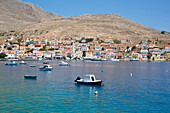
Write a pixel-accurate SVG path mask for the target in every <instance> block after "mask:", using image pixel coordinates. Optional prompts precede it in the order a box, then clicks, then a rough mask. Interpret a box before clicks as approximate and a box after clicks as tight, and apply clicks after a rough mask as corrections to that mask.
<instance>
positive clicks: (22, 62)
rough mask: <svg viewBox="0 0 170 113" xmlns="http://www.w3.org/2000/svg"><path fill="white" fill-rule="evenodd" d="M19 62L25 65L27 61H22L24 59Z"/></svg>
mask: <svg viewBox="0 0 170 113" xmlns="http://www.w3.org/2000/svg"><path fill="white" fill-rule="evenodd" d="M19 64H21V65H22V64H23V65H26V64H27V63H26V62H24V61H21V62H20V63H19Z"/></svg>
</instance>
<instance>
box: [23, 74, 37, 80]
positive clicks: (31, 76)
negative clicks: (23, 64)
mask: <svg viewBox="0 0 170 113" xmlns="http://www.w3.org/2000/svg"><path fill="white" fill-rule="evenodd" d="M24 78H26V79H37V75H24Z"/></svg>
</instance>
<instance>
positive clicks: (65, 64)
mask: <svg viewBox="0 0 170 113" xmlns="http://www.w3.org/2000/svg"><path fill="white" fill-rule="evenodd" d="M59 66H70V64H69V63H67V62H64V61H61V63H60V64H59Z"/></svg>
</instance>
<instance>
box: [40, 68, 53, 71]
mask: <svg viewBox="0 0 170 113" xmlns="http://www.w3.org/2000/svg"><path fill="white" fill-rule="evenodd" d="M39 69H40V71H52V69H45V68H39Z"/></svg>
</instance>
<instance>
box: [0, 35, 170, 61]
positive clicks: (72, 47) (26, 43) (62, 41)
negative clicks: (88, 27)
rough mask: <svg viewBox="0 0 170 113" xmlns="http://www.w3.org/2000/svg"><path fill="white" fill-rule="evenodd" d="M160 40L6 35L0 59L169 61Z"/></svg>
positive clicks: (166, 47)
mask: <svg viewBox="0 0 170 113" xmlns="http://www.w3.org/2000/svg"><path fill="white" fill-rule="evenodd" d="M160 43H161V41H159V40H156V41H152V40H143V41H140V42H138V43H134V42H133V41H132V40H117V39H115V40H113V39H111V38H86V37H76V38H60V37H57V38H52V39H51V40H49V39H46V38H42V39H35V38H17V37H15V36H8V37H6V38H4V40H3V41H2V42H1V43H0V57H1V59H3V60H11V59H12V60H41V59H67V60H94V61H95V60H96V61H100V60H101V61H107V60H113V61H114V60H116V61H117V60H118V61H170V45H168V44H167V45H162V44H160Z"/></svg>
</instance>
